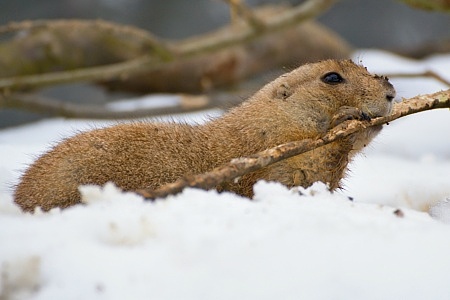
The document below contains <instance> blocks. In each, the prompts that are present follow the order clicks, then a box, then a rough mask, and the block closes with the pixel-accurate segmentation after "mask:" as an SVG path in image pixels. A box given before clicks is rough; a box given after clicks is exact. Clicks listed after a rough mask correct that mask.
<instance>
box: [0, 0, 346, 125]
mask: <svg viewBox="0 0 450 300" xmlns="http://www.w3.org/2000/svg"><path fill="white" fill-rule="evenodd" d="M226 2H227V3H229V5H231V7H232V8H233V10H234V11H235V12H236V15H238V16H239V17H240V20H238V21H235V22H234V23H235V24H233V25H232V26H231V25H230V26H226V27H224V28H221V29H219V30H216V31H214V32H211V33H208V34H204V35H201V36H196V37H192V38H189V39H185V40H179V41H163V40H161V39H159V38H157V37H155V36H153V35H152V34H151V33H149V32H146V31H144V30H142V29H139V28H135V27H131V26H123V25H119V24H114V23H109V22H105V21H98V20H97V21H82V20H56V21H45V20H40V21H25V22H19V23H11V24H9V25H5V26H1V27H0V33H3V34H5V33H8V34H11V33H13V32H17V34H16V35H15V36H14V37H13V38H11V39H9V40H6V41H4V42H3V43H1V44H0V91H1V92H2V95H3V96H2V99H1V101H0V108H8V107H15V108H17V107H19V106H20V107H21V108H22V109H37V108H38V107H39V109H38V110H43V109H44V108H45V105H46V103H53V101H42V100H43V99H42V98H38V97H36V103H39V105H37V104H36V105H25V103H29V104H30V103H31V102H32V101H33V100H32V99H33V94H30V93H29V91H32V90H36V89H39V88H42V87H46V86H54V85H59V84H64V83H73V82H92V83H94V82H95V83H97V84H101V85H102V86H104V87H106V88H108V89H111V90H121V91H131V92H135V93H157V92H158V93H161V92H163V93H185V94H186V93H208V92H213V91H215V90H216V89H217V88H224V87H233V86H234V85H236V84H239V83H241V82H242V81H244V80H246V79H247V78H249V77H252V76H255V75H257V74H261V73H263V72H266V71H269V70H273V69H276V68H281V67H286V66H288V67H292V68H295V67H297V66H298V65H300V64H302V63H305V62H309V61H316V60H320V59H325V58H344V57H348V56H349V55H350V53H351V47H350V46H349V45H348V44H347V43H346V42H345V41H344V40H342V39H341V38H340V37H338V36H337V35H336V34H334V33H333V32H331V31H330V30H328V29H327V28H325V27H323V26H321V25H319V24H317V23H315V22H313V21H309V22H305V21H308V20H310V19H312V18H314V17H316V16H318V15H319V14H320V13H322V12H324V11H325V10H326V9H328V8H329V7H330V6H331V5H332V4H333V3H334V2H335V1H334V0H333V1H332V0H308V1H305V2H303V3H302V4H300V5H298V6H296V7H289V6H285V5H280V6H270V7H259V8H255V9H249V8H247V7H246V6H245V5H243V4H241V3H240V2H239V1H226ZM16 92H22V94H20V95H15V93H16ZM23 92H27V95H26V97H25V96H24V94H23ZM212 98H214V97H212ZM24 99H26V101H24ZM47 100H48V99H47ZM17 101H18V102H21V104H20V105H18V103H15V102H17ZM210 103H213V102H210ZM60 107H62V106H61V105H60ZM67 107H72V106H70V105H66V108H67ZM72 108H73V107H72ZM48 111H49V112H52V113H63V112H66V113H67V110H64V109H55V107H54V105H50V106H49V109H48ZM81 111H82V110H78V112H81ZM180 111H183V110H182V109H180ZM66 115H71V113H67V114H66ZM77 116H78V117H88V116H87V115H86V116H83V115H79V114H77Z"/></svg>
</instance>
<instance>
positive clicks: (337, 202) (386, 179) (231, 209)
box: [0, 50, 450, 300]
mask: <svg viewBox="0 0 450 300" xmlns="http://www.w3.org/2000/svg"><path fill="white" fill-rule="evenodd" d="M354 59H355V61H361V62H362V63H363V64H364V65H365V66H367V67H368V69H369V71H371V72H374V73H379V74H390V73H421V72H423V71H426V70H432V71H434V72H436V73H438V74H440V75H441V76H443V77H445V78H446V79H447V80H450V55H447V56H445V55H442V56H435V57H431V58H428V59H425V60H422V61H412V60H406V59H403V58H399V57H396V56H393V55H391V54H388V53H384V52H380V51H373V50H364V51H360V52H358V53H356V54H355V56H354ZM391 82H392V83H393V84H394V86H395V87H396V89H397V93H398V99H401V97H410V96H414V95H416V94H420V93H431V92H436V91H439V90H442V89H447V88H448V87H447V86H445V85H444V84H442V83H440V82H438V81H436V80H434V79H429V78H392V79H391ZM143 101H145V100H143ZM138 105H142V103H140V104H138ZM206 115H210V116H211V115H212V116H218V115H220V112H219V111H209V112H206V113H205V114H190V115H185V116H182V117H175V118H178V119H182V120H185V121H186V120H187V121H189V122H203V121H204V120H205V119H206ZM112 123H113V122H105V121H98V122H97V121H92V120H90V121H85V120H64V119H57V118H55V119H47V120H43V121H40V122H36V123H34V124H30V125H25V126H21V127H16V128H10V129H4V130H1V131H0V274H1V276H0V300H4V299H46V300H47V299H449V297H450V296H449V295H450V213H449V211H450V203H449V202H450V112H449V111H448V110H435V111H431V112H426V113H420V114H416V115H413V116H410V117H406V118H403V119H401V120H398V121H395V122H392V123H391V124H390V125H389V126H386V127H385V129H384V130H383V131H382V133H381V134H380V135H379V136H378V138H377V139H376V140H375V141H374V142H373V143H372V144H371V145H370V147H369V148H368V149H367V150H366V151H365V153H364V154H362V155H360V156H359V157H358V158H357V159H356V160H355V161H354V162H353V163H352V164H351V165H350V169H351V171H350V172H349V176H348V177H347V178H346V179H345V180H344V186H345V188H344V189H343V190H342V191H340V192H337V193H334V194H331V193H329V192H328V191H327V189H326V188H325V186H324V185H323V184H321V183H316V184H314V185H313V186H312V187H310V188H309V189H307V190H304V189H293V190H288V189H286V188H284V187H283V186H281V185H279V184H275V183H266V182H259V183H257V184H256V186H255V197H254V201H249V200H248V199H244V198H241V197H238V196H236V195H233V194H229V193H222V194H217V193H216V192H215V191H209V192H205V191H200V190H194V189H187V190H185V191H184V192H183V193H182V194H180V195H177V196H172V197H168V198H167V199H166V200H164V201H156V202H154V203H151V202H145V201H143V200H142V199H141V198H140V197H138V196H137V195H134V194H132V193H122V192H120V191H119V190H117V189H116V188H115V187H114V186H113V185H106V186H105V187H96V186H87V187H83V188H82V194H83V199H84V201H85V203H86V205H77V206H74V207H72V208H69V209H66V210H63V211H60V210H58V209H55V210H53V211H51V212H50V213H39V212H38V213H36V214H34V215H31V214H24V213H22V212H21V211H20V210H19V208H18V207H17V206H15V205H14V204H13V200H12V187H13V185H14V184H15V183H17V182H18V179H19V176H20V174H21V172H22V171H23V170H24V169H25V168H26V166H27V164H29V163H31V162H32V161H33V160H34V159H35V158H36V157H37V156H38V155H39V154H41V153H43V152H44V151H46V150H47V149H49V147H50V145H52V144H54V143H55V142H56V141H58V140H61V139H62V138H64V137H67V136H70V135H73V134H75V133H76V132H77V131H79V130H86V129H89V128H92V127H100V126H106V125H109V124H112ZM349 198H352V199H353V201H350V200H349ZM430 208H431V209H430ZM429 212H431V215H432V216H433V217H431V216H430V214H429Z"/></svg>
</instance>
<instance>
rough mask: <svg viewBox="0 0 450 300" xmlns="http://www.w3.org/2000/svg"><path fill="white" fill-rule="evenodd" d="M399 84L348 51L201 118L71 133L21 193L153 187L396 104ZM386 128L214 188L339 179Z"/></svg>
mask: <svg viewBox="0 0 450 300" xmlns="http://www.w3.org/2000/svg"><path fill="white" fill-rule="evenodd" d="M394 96H395V90H394V88H393V86H392V85H391V84H390V83H389V82H388V80H387V78H384V77H381V76H377V75H372V74H370V73H368V72H367V70H366V69H365V68H364V67H362V66H359V65H356V64H355V63H353V62H352V61H350V60H327V61H322V62H318V63H313V64H306V65H303V66H301V67H299V68H298V69H295V70H293V71H292V72H289V73H286V74H284V75H282V76H280V77H278V78H277V79H275V80H274V81H272V82H271V83H269V84H267V85H266V86H264V87H263V88H262V89H261V90H259V91H258V92H256V93H255V94H254V95H253V96H252V97H251V98H250V99H249V100H247V101H245V102H243V103H242V104H241V105H240V106H238V107H236V108H234V109H232V110H230V111H229V112H228V113H226V114H224V115H223V116H222V117H220V118H217V119H215V120H212V121H210V122H208V123H206V124H204V125H194V126H191V125H187V124H173V123H144V122H142V123H131V124H119V125H116V126H112V127H108V128H103V129H96V130H92V131H88V132H84V133H80V134H78V135H76V136H74V137H71V138H69V139H66V140H64V141H62V142H61V143H60V144H58V145H57V146H56V147H54V148H53V149H52V150H50V151H49V152H47V153H46V154H44V155H42V156H41V157H40V158H39V159H37V160H36V162H35V163H34V164H32V165H31V167H30V168H29V169H28V170H27V171H26V172H25V174H24V175H23V176H22V178H21V182H20V183H19V184H18V186H17V188H16V191H15V195H14V198H15V202H16V203H18V204H19V205H20V206H21V207H22V209H24V210H25V211H33V210H34V208H35V207H37V206H41V207H42V209H43V210H49V209H51V208H53V207H68V206H70V205H74V204H76V203H79V201H80V195H79V192H78V186H79V185H81V184H99V185H102V184H104V183H106V182H108V181H113V182H114V183H115V184H116V185H117V186H119V187H121V188H122V189H124V190H135V189H142V188H153V189H156V188H158V187H160V186H161V185H163V184H165V183H170V182H173V181H175V180H176V179H178V178H179V177H181V176H183V175H185V174H198V173H203V172H206V171H210V170H212V169H213V168H215V167H217V166H219V165H221V164H223V163H226V162H229V161H230V160H231V159H232V158H235V157H241V156H246V155H250V154H254V153H256V152H259V151H262V150H264V149H267V148H270V147H274V146H276V145H278V144H282V143H286V142H290V141H295V140H301V139H306V138H316V137H319V136H321V135H323V134H324V133H325V132H326V131H327V130H328V129H330V128H331V127H334V126H336V125H337V124H339V123H341V122H343V121H345V120H348V119H349V118H358V119H361V118H370V117H378V116H385V115H387V114H389V113H390V111H391V108H392V99H393V98H394ZM380 129H381V128H368V129H366V130H364V131H361V132H357V133H354V134H352V135H350V136H348V137H346V138H344V139H341V140H339V141H336V142H333V143H331V144H329V145H326V146H324V147H321V148H318V149H315V150H312V151H310V152H307V153H304V154H301V155H298V156H295V157H292V158H290V159H287V160H284V161H281V162H278V163H276V164H273V165H271V166H269V167H266V168H263V169H261V170H259V171H256V172H253V173H251V174H247V175H245V176H243V177H242V178H241V179H240V180H239V181H238V182H236V183H235V182H229V183H225V184H223V185H221V186H218V187H217V188H218V189H219V190H230V191H233V192H236V193H238V194H241V195H244V196H248V197H251V196H252V187H253V184H254V183H255V182H256V181H257V180H259V179H265V180H271V181H279V182H281V183H283V184H285V185H286V186H289V187H291V186H297V185H301V186H305V187H306V186H309V185H311V184H312V183H314V182H315V181H323V182H326V183H329V185H330V187H331V188H332V189H335V188H337V187H339V181H340V180H341V179H342V177H343V176H344V173H345V169H346V167H347V164H348V162H349V159H350V158H351V156H352V155H353V154H354V153H356V152H358V151H359V150H361V148H363V147H364V146H365V145H367V144H368V143H369V142H370V141H371V139H372V138H373V137H374V136H375V135H376V134H377V133H378V132H379V130H380Z"/></svg>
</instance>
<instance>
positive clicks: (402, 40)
mask: <svg viewBox="0 0 450 300" xmlns="http://www.w3.org/2000/svg"><path fill="white" fill-rule="evenodd" d="M276 2H278V3H279V2H280V1H268V0H266V1H262V0H246V1H245V3H246V4H247V5H249V6H256V5H262V4H268V3H276ZM284 2H286V1H284ZM300 2H302V1H290V3H292V4H298V3H300ZM0 3H1V5H0V7H1V10H0V20H1V22H0V23H1V24H2V25H3V24H7V23H9V22H12V21H22V20H36V19H65V18H80V19H104V20H109V21H113V22H118V23H122V24H129V25H134V26H137V27H140V28H143V29H146V30H148V31H150V32H152V33H154V34H155V35H157V36H159V37H162V38H166V39H181V38H185V37H189V36H193V35H197V34H201V33H206V32H208V31H210V30H212V29H215V28H218V27H220V26H222V25H224V24H226V23H228V22H229V19H230V16H229V9H228V6H227V5H226V4H225V2H224V1H221V0H189V1H186V0H169V1H162V0H159V1H157V0H145V1H144V0H38V1H29V0H0ZM318 20H319V21H320V22H321V23H323V24H325V25H326V26H328V27H329V28H331V29H332V30H334V31H335V32H337V33H339V34H340V35H341V36H342V37H343V38H344V39H346V40H347V41H348V42H349V43H350V44H351V45H353V46H354V47H356V48H380V49H387V50H395V51H400V52H403V51H408V50H409V49H415V48H418V47H421V46H423V45H426V44H428V43H433V42H435V41H439V40H443V39H448V38H449V37H450V34H449V33H450V17H449V15H448V14H444V13H438V12H428V11H423V10H418V9H413V8H411V7H409V6H407V5H405V4H403V3H401V2H399V1H397V0H364V1H361V0H342V1H338V2H337V3H336V4H335V5H334V6H333V7H332V8H331V9H330V10H328V11H327V12H326V13H325V14H323V15H321V16H320V17H319V19H318ZM56 93H60V94H61V93H62V94H65V95H67V94H70V95H72V96H73V101H76V99H86V97H88V98H89V97H90V98H91V99H94V98H97V99H104V98H105V97H106V96H105V95H104V94H103V92H102V91H99V90H92V89H87V90H86V89H85V90H83V89H79V91H78V92H77V93H73V92H72V90H69V91H67V90H65V89H64V88H62V89H59V90H58V91H57V92H56ZM69 98H70V97H69ZM69 100H70V99H69ZM37 118H39V116H34V115H33V114H32V113H28V112H16V111H11V110H3V111H0V127H5V126H11V125H15V124H19V123H20V122H22V121H23V120H33V119H37Z"/></svg>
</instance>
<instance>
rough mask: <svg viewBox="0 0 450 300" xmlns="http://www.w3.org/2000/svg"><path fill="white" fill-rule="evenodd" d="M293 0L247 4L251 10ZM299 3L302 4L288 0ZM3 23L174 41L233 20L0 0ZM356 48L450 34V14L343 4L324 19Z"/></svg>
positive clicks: (166, 5) (171, 10)
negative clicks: (71, 25) (70, 26)
mask: <svg viewBox="0 0 450 300" xmlns="http://www.w3.org/2000/svg"><path fill="white" fill-rule="evenodd" d="M279 2H288V1H273V0H272V1H269V0H265V1H263V0H246V1H245V3H246V4H247V5H249V6H254V5H261V4H267V3H279ZM289 2H290V3H293V4H298V3H300V2H302V1H289ZM0 3H1V10H0V20H1V23H2V24H6V23H8V22H11V21H22V20H28V19H30V20H35V19H60V18H82V19H105V20H110V21H115V22H119V23H123V24H130V25H135V26H138V27H141V28H144V29H146V30H149V31H151V32H153V33H154V34H156V35H158V36H160V37H163V38H169V39H178V38H183V37H188V36H191V35H196V34H200V33H205V32H208V31H209V30H211V29H214V28H217V27H219V26H221V25H224V24H225V23H227V22H228V21H229V11H228V7H227V5H226V4H225V2H223V1H221V0H188V1H186V0H168V1H162V0H38V1H29V0H1V1H0ZM319 20H320V22H322V23H323V24H325V25H327V26H329V27H330V28H332V29H333V30H335V31H336V32H338V33H339V34H341V35H342V36H343V37H344V38H345V39H346V40H347V41H349V42H350V43H351V44H353V45H354V46H355V47H360V48H361V47H363V48H366V47H376V48H395V49H399V48H408V47H415V46H418V45H421V44H424V43H426V42H429V41H433V40H437V39H440V38H443V37H446V38H448V37H449V33H450V17H449V16H448V15H447V14H443V13H437V12H427V11H423V10H418V9H413V8H411V7H409V6H407V5H405V4H403V3H401V2H399V1H397V0H364V1H361V0H342V1H338V2H337V3H336V4H335V5H334V6H333V7H332V8H331V9H330V10H329V11H328V12H326V13H325V14H324V15H322V16H321V17H320V18H319Z"/></svg>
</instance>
